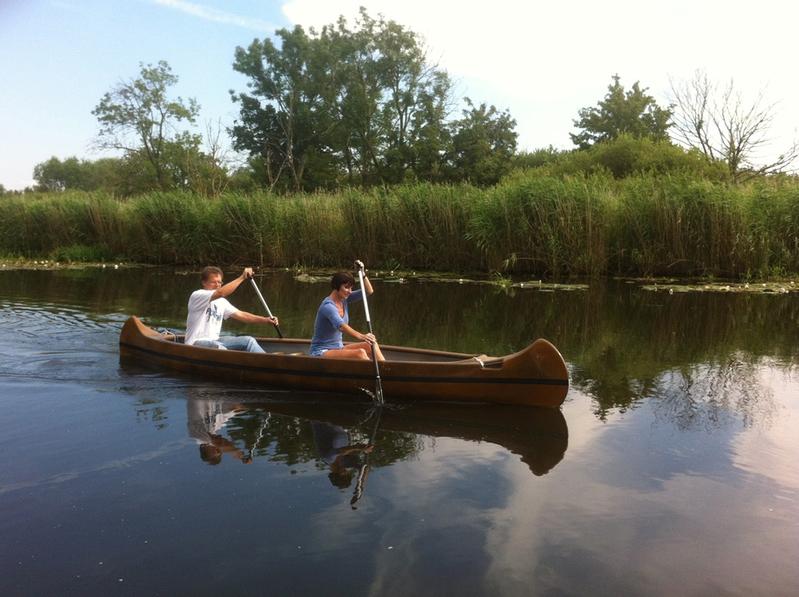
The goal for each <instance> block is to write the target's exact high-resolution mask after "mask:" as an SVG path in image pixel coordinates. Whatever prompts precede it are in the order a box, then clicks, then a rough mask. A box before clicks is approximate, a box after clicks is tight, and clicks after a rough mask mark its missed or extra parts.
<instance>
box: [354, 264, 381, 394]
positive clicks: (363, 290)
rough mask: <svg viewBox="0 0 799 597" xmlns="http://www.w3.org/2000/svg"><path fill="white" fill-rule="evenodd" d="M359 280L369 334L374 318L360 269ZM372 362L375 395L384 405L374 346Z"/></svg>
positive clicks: (360, 269) (359, 269)
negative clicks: (370, 311) (370, 313)
mask: <svg viewBox="0 0 799 597" xmlns="http://www.w3.org/2000/svg"><path fill="white" fill-rule="evenodd" d="M358 280H359V281H360V283H361V294H362V295H363V296H362V298H363V311H364V313H365V314H366V325H367V326H369V333H370V334H373V332H372V317H371V316H370V315H369V301H368V300H367V299H366V288H364V286H363V269H362V268H358ZM372 362H374V364H375V395H376V396H377V401H378V402H379V403H380V404H383V382H382V381H380V365H379V364H378V363H377V353H376V352H375V347H374V346H372Z"/></svg>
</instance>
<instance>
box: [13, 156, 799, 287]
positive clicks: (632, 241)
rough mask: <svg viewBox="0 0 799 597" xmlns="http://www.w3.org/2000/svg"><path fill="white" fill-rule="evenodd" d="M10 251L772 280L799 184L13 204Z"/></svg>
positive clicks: (593, 185) (559, 185)
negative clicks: (357, 261) (357, 259)
mask: <svg viewBox="0 0 799 597" xmlns="http://www.w3.org/2000/svg"><path fill="white" fill-rule="evenodd" d="M0 254H5V255H8V256H19V257H25V258H29V259H31V258H47V259H53V260H58V261H113V260H126V261H135V262H139V263H151V264H187V265H197V264H204V263H221V264H234V263H235V264H242V263H248V264H255V265H260V266H265V267H292V266H297V265H302V266H305V267H336V266H339V265H347V264H350V263H351V262H352V260H353V258H354V257H361V258H363V259H365V260H366V261H367V263H369V264H370V265H372V266H373V267H380V268H384V269H395V270H398V269H408V270H410V269H418V270H439V271H451V272H484V273H490V272H495V271H496V272H503V273H508V274H511V273H512V274H533V275H538V276H582V275H624V276H663V275H665V276H713V277H721V278H767V277H774V276H784V275H790V274H796V273H797V272H799V183H797V182H795V181H793V180H792V179H788V178H784V179H777V178H775V179H767V180H759V181H757V182H754V183H751V184H748V185H743V186H733V185H728V184H725V183H721V182H714V181H710V180H707V179H704V178H701V177H697V176H692V175H687V174H670V175H636V176H630V177H627V178H623V179H614V178H612V177H611V176H609V175H603V174H593V175H587V176H579V175H578V176H552V175H547V174H545V173H542V172H540V171H527V172H519V173H516V174H514V175H512V176H510V177H508V178H506V179H505V180H504V181H503V182H502V183H500V184H499V185H497V186H495V187H492V188H490V189H478V188H475V187H472V186H469V185H457V186H451V185H430V184H410V185H404V186H400V187H392V188H390V189H382V190H370V191H361V190H346V191H341V192H338V193H333V194H314V195H302V196H291V197H283V196H276V195H271V194H267V193H262V194H253V195H238V194H227V195H222V196H220V197H217V198H214V199H208V198H203V197H199V196H195V195H190V194H182V193H167V194H165V193H152V194H148V195H143V196H140V197H136V198H132V199H127V200H118V199H115V198H113V197H111V196H108V195H103V194H87V193H60V194H49V195H41V196H27V195H26V196H23V197H3V198H1V199H0Z"/></svg>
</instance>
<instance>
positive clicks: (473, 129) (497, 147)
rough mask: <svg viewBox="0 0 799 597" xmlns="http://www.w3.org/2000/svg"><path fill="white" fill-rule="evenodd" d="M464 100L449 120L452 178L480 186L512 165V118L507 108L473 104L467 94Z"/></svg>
mask: <svg viewBox="0 0 799 597" xmlns="http://www.w3.org/2000/svg"><path fill="white" fill-rule="evenodd" d="M466 104H467V106H468V108H467V109H465V110H463V118H461V119H460V120H456V121H455V122H453V123H452V149H451V158H450V161H451V165H452V170H453V174H452V175H453V178H455V179H456V180H468V181H470V182H472V183H473V184H476V185H480V186H486V185H493V184H496V183H497V182H499V179H500V178H502V176H503V175H504V174H505V173H507V172H508V171H509V170H510V168H511V167H512V158H513V155H514V154H515V153H516V138H517V136H518V135H517V134H516V131H515V130H514V129H515V127H516V121H515V120H514V119H513V118H512V117H511V115H510V113H509V112H508V111H507V110H506V111H504V112H500V111H499V110H497V109H496V108H495V107H494V106H490V107H486V105H485V104H480V106H479V107H475V105H474V104H473V103H472V101H471V100H470V99H469V98H466Z"/></svg>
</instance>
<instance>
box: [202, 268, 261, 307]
mask: <svg viewBox="0 0 799 597" xmlns="http://www.w3.org/2000/svg"><path fill="white" fill-rule="evenodd" d="M247 278H252V268H251V267H245V268H244V271H243V272H241V275H240V276H239V277H238V278H235V279H233V280H231V281H230V282H228V283H227V284H225V285H224V286H221V287H219V288H217V289H216V290H215V291H214V293H213V294H212V295H211V300H212V301H215V300H216V299H218V298H224V297H228V296H230V295H231V294H233V293H234V292H235V291H236V289H237V288H238V287H239V286H240V285H241V283H242V282H244V281H245V280H246V279H247Z"/></svg>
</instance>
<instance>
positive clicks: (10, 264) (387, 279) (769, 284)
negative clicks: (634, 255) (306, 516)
mask: <svg viewBox="0 0 799 597" xmlns="http://www.w3.org/2000/svg"><path fill="white" fill-rule="evenodd" d="M236 267H240V266H235V267H234V266H225V267H224V268H223V269H235V268H236ZM84 269H113V270H119V269H163V270H171V271H181V272H183V273H186V274H189V273H194V272H196V273H199V271H200V268H199V266H197V267H187V266H174V265H153V264H148V263H134V262H127V261H114V262H102V261H87V262H65V261H55V260H52V259H24V258H8V257H6V258H0V272H2V271H15V270H22V271H61V270H84ZM258 271H262V272H289V273H291V274H292V276H293V277H294V278H295V279H296V280H297V281H299V282H307V283H316V282H322V281H327V278H328V277H329V276H330V275H331V274H332V273H334V272H336V271H338V269H336V268H304V267H293V268H289V267H272V268H258ZM371 271H372V279H375V280H380V281H381V282H384V283H388V284H407V283H410V282H414V283H425V282H436V283H449V284H470V285H471V284H478V285H490V286H496V287H499V288H502V289H506V290H510V289H519V290H539V291H543V292H553V291H556V290H557V291H585V290H588V289H589V287H590V285H591V282H592V281H596V280H613V281H616V282H620V283H624V284H632V285H636V286H638V287H640V288H641V289H642V290H647V291H650V292H665V293H668V294H675V293H686V292H721V293H745V294H789V293H793V292H799V277H791V276H788V277H785V278H776V279H751V280H748V281H741V280H727V279H722V278H712V279H710V278H667V277H651V278H649V277H619V276H598V277H596V278H572V279H568V280H564V279H562V278H561V279H554V278H553V279H529V278H525V277H524V276H520V275H513V276H511V275H508V276H505V275H500V274H496V273H495V274H493V275H489V274H478V273H471V274H461V273H457V272H440V271H404V270H402V271H401V270H382V269H373V270H371Z"/></svg>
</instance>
